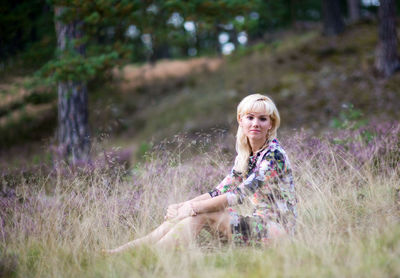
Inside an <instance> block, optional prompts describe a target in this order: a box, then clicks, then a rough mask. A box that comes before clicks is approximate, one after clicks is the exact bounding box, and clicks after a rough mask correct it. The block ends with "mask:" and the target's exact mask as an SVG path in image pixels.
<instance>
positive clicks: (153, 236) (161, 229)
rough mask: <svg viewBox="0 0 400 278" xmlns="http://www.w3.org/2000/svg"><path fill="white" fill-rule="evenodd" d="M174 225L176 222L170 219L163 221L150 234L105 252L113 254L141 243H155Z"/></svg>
mask: <svg viewBox="0 0 400 278" xmlns="http://www.w3.org/2000/svg"><path fill="white" fill-rule="evenodd" d="M174 225H176V223H173V222H171V221H165V222H164V223H162V224H161V225H160V226H158V227H157V228H156V229H155V230H153V231H152V232H151V233H150V234H148V235H146V236H144V237H141V238H138V239H135V240H132V241H130V242H128V243H125V244H123V245H121V246H119V247H117V248H114V249H109V250H106V253H110V254H114V253H119V252H122V251H125V250H127V249H131V248H134V247H137V246H140V245H142V244H152V243H156V242H157V241H158V240H160V239H161V238H162V237H163V236H164V235H165V234H166V233H168V232H169V231H170V230H171V229H172V228H173V226H174Z"/></svg>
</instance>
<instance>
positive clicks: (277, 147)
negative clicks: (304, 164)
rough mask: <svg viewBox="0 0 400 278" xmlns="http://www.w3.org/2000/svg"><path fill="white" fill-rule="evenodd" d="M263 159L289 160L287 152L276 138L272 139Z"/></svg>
mask: <svg viewBox="0 0 400 278" xmlns="http://www.w3.org/2000/svg"><path fill="white" fill-rule="evenodd" d="M261 159H262V160H275V161H278V162H288V157H287V154H286V152H285V150H284V149H283V147H282V146H281V144H280V143H279V141H278V139H276V138H274V139H273V140H271V141H270V143H269V144H268V147H267V148H266V149H265V150H264V153H263V155H262V157H261Z"/></svg>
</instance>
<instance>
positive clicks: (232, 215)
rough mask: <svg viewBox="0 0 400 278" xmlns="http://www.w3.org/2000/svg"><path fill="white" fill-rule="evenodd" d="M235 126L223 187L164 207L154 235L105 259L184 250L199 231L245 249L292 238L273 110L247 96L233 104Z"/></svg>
mask: <svg viewBox="0 0 400 278" xmlns="http://www.w3.org/2000/svg"><path fill="white" fill-rule="evenodd" d="M237 121H238V124H239V127H238V131H237V136H236V151H237V156H236V159H235V164H234V167H233V169H232V170H231V172H230V173H229V174H228V175H227V176H226V177H225V178H224V179H223V181H222V182H221V183H220V184H219V185H218V186H217V187H216V188H215V189H214V190H212V191H210V192H209V193H205V194H202V195H200V196H198V197H196V198H194V199H192V200H189V201H186V202H183V203H179V204H173V205H170V206H169V207H168V209H167V212H166V216H165V222H164V223H163V224H161V225H160V226H159V227H158V228H157V229H155V230H154V231H153V232H151V233H150V234H148V235H147V236H145V237H142V238H139V239H136V240H133V241H131V242H128V243H126V244H124V245H122V246H120V247H118V248H115V249H111V250H106V252H107V253H117V252H121V251H123V250H126V249H129V248H133V247H136V246H139V245H142V244H156V245H157V246H166V247H173V246H177V245H186V244H188V243H189V242H192V241H193V240H194V239H195V238H196V236H197V235H198V234H199V232H200V231H201V229H203V228H207V229H208V230H211V231H213V232H215V234H218V235H220V236H221V235H222V236H224V237H225V238H226V239H228V240H229V241H233V242H234V243H237V244H245V245H249V244H258V243H268V242H269V241H271V240H273V239H276V238H279V237H281V236H284V235H286V234H292V233H293V232H294V228H295V218H296V197H295V187H294V183H293V178H292V171H291V167H290V163H289V160H288V158H287V155H286V153H285V151H284V150H283V149H282V147H281V146H280V144H279V141H278V140H277V138H276V137H277V130H278V128H279V125H280V117H279V112H278V109H277V108H276V106H275V104H274V102H273V101H272V100H271V99H270V98H269V97H267V96H264V95H260V94H252V95H249V96H247V97H245V98H244V99H243V100H242V101H241V102H240V103H239V105H238V107H237Z"/></svg>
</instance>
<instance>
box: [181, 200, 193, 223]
mask: <svg viewBox="0 0 400 278" xmlns="http://www.w3.org/2000/svg"><path fill="white" fill-rule="evenodd" d="M190 216H196V212H195V211H194V210H193V207H192V203H191V202H184V203H183V204H182V206H180V207H179V208H178V213H177V216H176V220H181V219H184V218H186V217H190Z"/></svg>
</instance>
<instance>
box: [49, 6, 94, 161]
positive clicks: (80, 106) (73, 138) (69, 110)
mask: <svg viewBox="0 0 400 278" xmlns="http://www.w3.org/2000/svg"><path fill="white" fill-rule="evenodd" d="M63 12H64V8H62V7H56V8H55V15H56V17H58V16H60V15H61V14H62V13H63ZM55 25H56V33H57V46H58V50H59V52H60V53H61V54H60V55H62V53H63V52H64V51H67V50H72V51H75V52H76V53H78V54H79V55H82V56H84V55H85V45H83V44H80V45H79V46H74V45H73V43H71V41H72V40H74V39H79V38H82V36H83V30H82V27H83V23H82V21H78V20H74V21H72V22H68V23H64V22H61V21H59V20H56V24H55ZM58 143H59V147H60V151H61V154H62V156H63V157H64V159H65V160H66V161H68V162H69V163H71V164H72V165H75V164H77V163H83V164H84V163H86V162H87V161H88V159H89V150H90V139H89V125H88V97H87V87H86V84H85V82H78V81H71V80H70V81H65V82H59V83H58Z"/></svg>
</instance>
